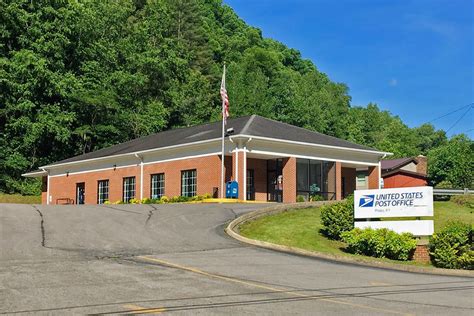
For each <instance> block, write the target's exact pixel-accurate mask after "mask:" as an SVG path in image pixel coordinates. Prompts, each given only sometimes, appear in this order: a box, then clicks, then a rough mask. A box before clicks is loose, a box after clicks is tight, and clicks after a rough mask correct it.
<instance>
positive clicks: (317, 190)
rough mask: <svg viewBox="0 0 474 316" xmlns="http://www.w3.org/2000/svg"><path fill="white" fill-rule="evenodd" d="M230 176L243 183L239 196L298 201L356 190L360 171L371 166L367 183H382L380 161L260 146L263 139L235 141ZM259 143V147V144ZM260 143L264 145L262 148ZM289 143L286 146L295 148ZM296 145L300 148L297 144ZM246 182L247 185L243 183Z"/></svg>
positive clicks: (228, 159)
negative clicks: (310, 154)
mask: <svg viewBox="0 0 474 316" xmlns="http://www.w3.org/2000/svg"><path fill="white" fill-rule="evenodd" d="M232 143H233V144H234V146H233V147H234V148H233V149H231V150H229V155H228V156H226V170H227V171H226V178H227V180H230V179H233V180H236V181H237V182H238V183H239V199H242V200H255V201H271V202H286V203H294V202H296V201H297V200H301V199H304V200H305V201H309V200H313V201H314V200H341V199H343V198H345V197H347V196H348V195H350V194H353V192H354V190H355V189H356V186H357V171H358V170H361V169H364V170H367V173H366V174H367V187H368V188H378V186H379V177H380V175H379V163H378V161H373V162H360V161H349V160H337V159H334V158H331V157H324V156H323V155H322V154H323V152H322V151H320V153H319V155H314V156H309V155H302V154H301V152H298V151H296V150H295V152H294V153H291V154H289V153H288V154H286V153H282V152H279V151H277V150H275V151H263V150H260V148H261V147H262V145H263V144H260V143H259V141H253V140H251V139H250V141H249V140H248V139H247V140H246V141H240V142H237V141H235V140H234V141H233V142H232ZM257 146H258V147H257ZM259 147H260V148H259ZM290 147H291V146H285V149H286V150H288V149H291V148H290ZM295 149H296V148H295ZM242 184H245V185H242Z"/></svg>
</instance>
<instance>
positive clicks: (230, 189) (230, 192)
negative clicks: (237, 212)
mask: <svg viewBox="0 0 474 316" xmlns="http://www.w3.org/2000/svg"><path fill="white" fill-rule="evenodd" d="M225 197H226V198H228V199H237V198H238V197H239V184H238V183H237V181H229V182H227V184H226V190H225Z"/></svg>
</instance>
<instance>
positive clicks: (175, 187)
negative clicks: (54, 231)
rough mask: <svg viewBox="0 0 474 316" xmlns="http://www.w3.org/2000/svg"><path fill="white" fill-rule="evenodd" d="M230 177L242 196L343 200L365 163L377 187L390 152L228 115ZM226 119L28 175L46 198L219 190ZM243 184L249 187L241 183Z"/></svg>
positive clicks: (89, 200) (99, 199)
mask: <svg viewBox="0 0 474 316" xmlns="http://www.w3.org/2000/svg"><path fill="white" fill-rule="evenodd" d="M226 128H227V129H231V131H229V132H228V134H227V136H226V138H225V161H224V162H225V178H226V181H228V180H230V179H234V180H236V181H237V182H238V183H239V198H240V199H242V200H257V201H276V202H295V201H296V197H297V196H298V195H301V196H303V197H305V198H306V199H307V198H308V196H309V194H310V192H311V190H312V192H313V193H314V192H317V193H318V194H319V195H321V196H322V198H323V199H325V200H333V199H336V200H339V199H342V198H344V197H345V196H347V195H349V194H351V193H352V192H353V191H354V190H355V187H356V170H361V169H365V170H366V171H367V175H368V177H367V178H368V185H367V186H368V188H378V186H379V179H380V171H381V169H380V160H381V159H382V158H383V157H385V156H386V155H388V154H389V153H386V152H381V151H378V150H376V149H373V148H369V147H366V146H362V145H358V144H354V143H351V142H348V141H345V140H342V139H338V138H335V137H331V136H327V135H323V134H320V133H316V132H312V131H309V130H306V129H303V128H299V127H296V126H292V125H289V124H285V123H281V122H277V121H274V120H270V119H266V118H263V117H260V116H257V115H252V116H246V117H240V118H234V119H229V120H228V122H227V126H226ZM221 153H222V152H221V122H214V123H209V124H204V125H199V126H193V127H188V128H179V129H174V130H169V131H165V132H161V133H157V134H153V135H149V136H146V137H142V138H138V139H134V140H131V141H128V142H125V143H122V144H118V145H115V146H111V147H108V148H104V149H101V150H97V151H94V152H90V153H87V154H84V155H80V156H76V157H73V158H69V159H66V160H62V161H59V162H56V163H52V164H49V165H46V166H43V167H41V168H40V169H39V170H37V171H34V172H29V173H26V174H24V176H26V177H42V179H43V195H42V201H43V203H44V204H63V203H65V202H68V203H76V204H82V203H85V204H96V203H99V204H100V203H104V202H105V201H107V200H108V201H110V202H116V201H125V202H128V201H129V200H130V199H132V198H136V199H143V198H159V197H161V196H163V195H166V196H168V197H172V196H179V195H182V196H194V195H200V194H205V193H209V194H212V195H214V196H218V194H219V193H218V190H219V189H218V188H219V186H220V174H221V171H220V166H221ZM243 184H244V185H243Z"/></svg>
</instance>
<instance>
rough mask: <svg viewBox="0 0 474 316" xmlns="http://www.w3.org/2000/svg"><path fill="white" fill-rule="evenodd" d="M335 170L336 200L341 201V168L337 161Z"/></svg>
mask: <svg viewBox="0 0 474 316" xmlns="http://www.w3.org/2000/svg"><path fill="white" fill-rule="evenodd" d="M334 168H336V178H335V179H336V200H338V201H339V200H342V167H341V163H340V162H339V161H336V163H335V164H334Z"/></svg>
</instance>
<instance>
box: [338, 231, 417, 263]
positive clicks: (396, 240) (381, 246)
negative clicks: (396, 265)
mask: <svg viewBox="0 0 474 316" xmlns="http://www.w3.org/2000/svg"><path fill="white" fill-rule="evenodd" d="M341 237H342V240H343V241H344V242H346V243H347V250H348V251H349V252H351V253H355V254H361V255H365V256H371V257H377V258H389V259H394V260H408V259H409V258H410V255H411V254H412V252H413V250H414V249H415V248H416V240H415V239H414V238H413V235H412V234H409V233H403V234H397V233H396V232H394V231H392V230H389V229H386V228H382V229H371V228H365V229H360V228H354V229H353V230H351V231H346V232H343V233H342V234H341Z"/></svg>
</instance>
